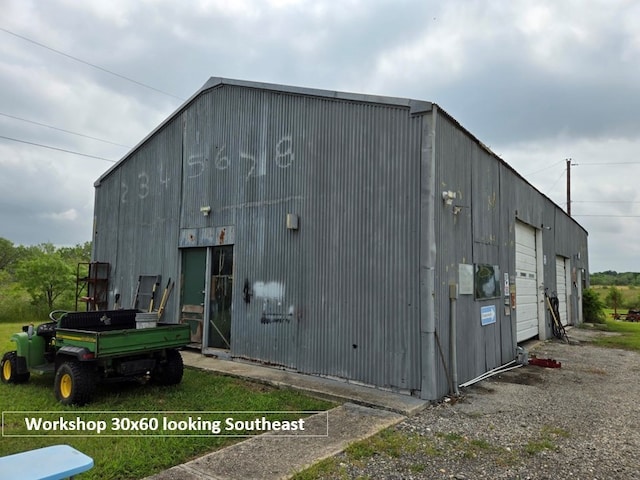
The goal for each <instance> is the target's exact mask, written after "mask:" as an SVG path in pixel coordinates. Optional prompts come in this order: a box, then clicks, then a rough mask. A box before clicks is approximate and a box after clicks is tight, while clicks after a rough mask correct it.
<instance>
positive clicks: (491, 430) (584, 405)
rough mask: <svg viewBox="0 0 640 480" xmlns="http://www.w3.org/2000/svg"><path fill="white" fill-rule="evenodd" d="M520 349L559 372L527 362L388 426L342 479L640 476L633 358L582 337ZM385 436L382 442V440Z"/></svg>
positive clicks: (639, 395)
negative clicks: (380, 446) (378, 447)
mask: <svg viewBox="0 0 640 480" xmlns="http://www.w3.org/2000/svg"><path fill="white" fill-rule="evenodd" d="M600 334H602V333H599V332H593V331H588V330H585V329H575V328H574V329H571V330H570V331H569V337H570V338H571V339H572V341H574V342H575V343H577V344H575V345H567V344H562V343H559V342H557V341H547V342H543V343H541V344H538V345H537V346H535V347H533V348H532V350H530V352H529V353H530V354H531V353H534V354H536V355H537V356H538V357H539V358H553V359H555V360H557V361H559V362H561V363H562V368H560V369H557V368H542V367H536V366H527V367H522V368H518V369H516V370H512V371H510V372H506V373H504V374H501V375H499V376H495V377H493V378H491V379H489V380H485V381H482V382H480V383H477V384H475V385H474V386H471V387H468V388H466V389H462V392H463V395H464V396H463V397H462V398H461V399H460V400H458V401H457V402H455V403H454V402H449V403H446V402H445V403H442V404H440V405H437V406H432V407H428V408H427V409H426V410H425V411H423V412H422V413H420V414H419V415H417V416H414V417H411V418H409V419H408V420H406V421H404V422H402V423H400V424H398V425H397V426H396V427H394V428H395V431H396V432H402V434H392V436H393V439H392V440H393V441H396V440H398V439H400V440H399V442H398V445H399V448H398V449H397V450H396V451H393V452H391V453H390V454H387V453H382V454H376V455H374V456H373V457H368V458H363V459H353V458H350V457H348V456H347V455H345V454H344V453H342V454H340V455H339V456H338V460H339V461H340V463H341V467H342V469H343V473H346V475H347V476H348V478H365V479H367V478H368V479H381V478H386V479H418V478H420V479H423V478H434V479H440V478H454V479H485V478H490V479H554V480H555V479H567V478H575V479H636V478H637V479H640V354H639V353H637V352H628V351H623V350H616V349H606V348H599V347H595V346H593V345H590V344H589V343H588V342H589V340H590V339H591V338H593V337H594V336H595V335H600ZM390 441H391V440H390Z"/></svg>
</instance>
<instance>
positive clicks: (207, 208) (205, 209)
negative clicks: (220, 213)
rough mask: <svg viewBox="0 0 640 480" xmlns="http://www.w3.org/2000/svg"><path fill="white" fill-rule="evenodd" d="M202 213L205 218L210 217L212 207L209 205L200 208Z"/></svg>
mask: <svg viewBox="0 0 640 480" xmlns="http://www.w3.org/2000/svg"><path fill="white" fill-rule="evenodd" d="M200 212H201V213H202V214H203V215H204V216H205V217H208V216H209V213H210V212H211V207H210V206H209V205H206V206H204V207H200Z"/></svg>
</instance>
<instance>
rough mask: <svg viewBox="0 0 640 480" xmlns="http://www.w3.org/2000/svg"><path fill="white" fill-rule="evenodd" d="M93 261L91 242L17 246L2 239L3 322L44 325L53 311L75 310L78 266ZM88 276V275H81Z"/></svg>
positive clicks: (0, 298) (0, 313)
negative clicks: (40, 323)
mask: <svg viewBox="0 0 640 480" xmlns="http://www.w3.org/2000/svg"><path fill="white" fill-rule="evenodd" d="M90 259H91V242H86V243H84V244H78V245H75V246H73V247H56V246H55V245H53V244H51V243H42V244H40V245H34V246H23V245H14V244H13V242H11V241H9V240H7V239H5V238H1V237H0V321H20V320H22V321H25V320H27V319H28V320H31V319H33V320H38V319H41V320H42V321H44V320H45V319H46V315H47V313H48V312H49V311H51V310H56V309H61V310H74V309H75V305H76V296H77V295H83V293H82V292H79V291H78V289H77V288H76V287H77V281H76V279H77V276H78V265H79V264H80V263H84V262H89V261H90ZM80 276H86V272H80Z"/></svg>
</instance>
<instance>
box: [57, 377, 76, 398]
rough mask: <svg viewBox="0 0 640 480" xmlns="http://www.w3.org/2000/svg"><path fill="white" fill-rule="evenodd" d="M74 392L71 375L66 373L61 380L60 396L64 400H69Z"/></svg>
mask: <svg viewBox="0 0 640 480" xmlns="http://www.w3.org/2000/svg"><path fill="white" fill-rule="evenodd" d="M72 391H73V381H72V380H71V375H69V374H68V373H65V374H64V375H62V378H60V395H61V396H62V397H63V398H69V397H70V396H71V392H72Z"/></svg>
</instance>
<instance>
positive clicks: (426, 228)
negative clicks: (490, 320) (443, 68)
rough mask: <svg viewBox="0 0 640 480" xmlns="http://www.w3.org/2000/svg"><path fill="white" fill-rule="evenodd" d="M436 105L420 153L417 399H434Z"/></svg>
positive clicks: (424, 130) (424, 126) (425, 127)
mask: <svg viewBox="0 0 640 480" xmlns="http://www.w3.org/2000/svg"><path fill="white" fill-rule="evenodd" d="M437 113H438V107H437V105H435V104H433V106H432V110H431V118H430V120H431V121H429V117H427V116H425V117H424V119H423V124H422V148H421V152H420V169H421V172H422V175H421V182H420V183H421V186H420V190H421V191H420V211H421V215H420V238H421V242H420V244H421V248H420V300H421V302H420V303H421V305H423V307H421V308H420V339H421V342H420V348H421V391H420V398H422V399H425V400H437V399H438V397H439V395H438V384H437V382H436V368H435V366H436V342H435V331H436V321H435V298H434V292H435V265H436V238H435V189H436V158H435V156H436V152H435V139H436V117H437Z"/></svg>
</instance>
